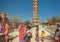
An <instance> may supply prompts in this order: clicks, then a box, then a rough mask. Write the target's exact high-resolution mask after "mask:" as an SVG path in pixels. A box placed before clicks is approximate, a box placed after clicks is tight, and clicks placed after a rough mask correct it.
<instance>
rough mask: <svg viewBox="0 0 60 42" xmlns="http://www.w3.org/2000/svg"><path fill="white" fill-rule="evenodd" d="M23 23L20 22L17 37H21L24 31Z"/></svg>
mask: <svg viewBox="0 0 60 42" xmlns="http://www.w3.org/2000/svg"><path fill="white" fill-rule="evenodd" d="M24 29H25V25H24V24H21V25H20V30H19V39H22V36H23V33H24Z"/></svg>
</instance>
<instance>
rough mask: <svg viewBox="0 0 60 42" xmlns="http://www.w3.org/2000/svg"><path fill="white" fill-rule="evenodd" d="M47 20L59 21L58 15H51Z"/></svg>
mask: <svg viewBox="0 0 60 42" xmlns="http://www.w3.org/2000/svg"><path fill="white" fill-rule="evenodd" d="M48 22H60V17H57V16H52V17H51V18H49V19H48Z"/></svg>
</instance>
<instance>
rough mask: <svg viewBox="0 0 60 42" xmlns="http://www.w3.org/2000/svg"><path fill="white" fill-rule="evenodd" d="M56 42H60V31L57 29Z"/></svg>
mask: <svg viewBox="0 0 60 42" xmlns="http://www.w3.org/2000/svg"><path fill="white" fill-rule="evenodd" d="M55 42H60V34H59V29H57V30H56V32H55Z"/></svg>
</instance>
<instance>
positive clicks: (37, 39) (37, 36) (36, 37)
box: [35, 26, 39, 42]
mask: <svg viewBox="0 0 60 42" xmlns="http://www.w3.org/2000/svg"><path fill="white" fill-rule="evenodd" d="M35 40H36V41H38V42H39V28H38V26H36V31H35Z"/></svg>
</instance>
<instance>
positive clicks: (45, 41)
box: [12, 25, 52, 42]
mask: <svg viewBox="0 0 60 42" xmlns="http://www.w3.org/2000/svg"><path fill="white" fill-rule="evenodd" d="M45 28H46V27H45ZM45 28H43V27H42V26H41V25H40V26H39V36H41V31H42V30H44V31H45V36H49V35H52V34H51V33H49V32H47V31H46V30H45ZM35 29H36V28H35V27H34V28H32V29H31V32H32V35H33V37H32V38H31V42H36V41H35V35H34V34H35ZM17 34H18V32H16V33H15V35H17ZM40 39H41V38H40ZM12 42H19V39H18V36H17V37H16V38H14V39H13V40H12ZM39 42H41V40H39ZM44 42H52V40H49V39H44Z"/></svg>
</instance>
